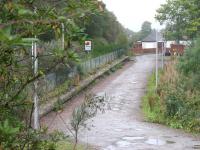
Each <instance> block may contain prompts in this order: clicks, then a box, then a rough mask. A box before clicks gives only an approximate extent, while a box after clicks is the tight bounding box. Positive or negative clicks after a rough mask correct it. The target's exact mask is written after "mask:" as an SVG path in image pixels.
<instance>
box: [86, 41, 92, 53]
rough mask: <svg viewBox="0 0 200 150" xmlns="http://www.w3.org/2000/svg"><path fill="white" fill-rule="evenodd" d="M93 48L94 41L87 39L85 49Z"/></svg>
mask: <svg viewBox="0 0 200 150" xmlns="http://www.w3.org/2000/svg"><path fill="white" fill-rule="evenodd" d="M91 50H92V41H85V51H88V52H89V51H91Z"/></svg>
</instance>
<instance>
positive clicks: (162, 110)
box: [143, 60, 200, 133]
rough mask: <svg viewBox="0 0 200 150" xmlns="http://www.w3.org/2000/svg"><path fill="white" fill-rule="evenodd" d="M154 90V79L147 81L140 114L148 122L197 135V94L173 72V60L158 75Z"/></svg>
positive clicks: (199, 103) (199, 120)
mask: <svg viewBox="0 0 200 150" xmlns="http://www.w3.org/2000/svg"><path fill="white" fill-rule="evenodd" d="M159 75H160V78H159V84H158V89H157V90H155V76H154V75H152V76H151V77H150V78H149V81H148V87H147V93H146V95H145V96H144V98H143V111H144V114H145V117H146V119H147V120H148V121H150V122H157V123H162V124H166V125H169V126H170V127H173V128H182V129H184V130H186V131H190V132H195V133H200V91H199V90H194V89H193V90H191V88H190V86H189V85H188V81H189V80H190V78H188V77H186V76H185V75H183V74H182V73H180V72H179V71H178V69H177V60H173V61H172V62H170V63H169V64H168V65H167V66H165V69H164V71H163V72H160V73H159Z"/></svg>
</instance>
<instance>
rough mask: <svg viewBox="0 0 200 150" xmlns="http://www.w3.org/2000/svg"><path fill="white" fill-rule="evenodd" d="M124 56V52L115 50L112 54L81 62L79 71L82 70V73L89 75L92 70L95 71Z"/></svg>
mask: <svg viewBox="0 0 200 150" xmlns="http://www.w3.org/2000/svg"><path fill="white" fill-rule="evenodd" d="M123 54H124V50H123V49H120V50H116V51H114V52H111V53H108V54H105V55H102V56H99V57H96V58H93V59H90V60H87V61H85V62H82V63H81V64H80V67H81V69H82V70H83V72H84V73H85V74H87V73H90V72H92V71H94V70H96V69H97V68H99V67H101V66H103V65H105V64H108V63H110V62H112V61H113V60H115V59H117V58H119V57H121V56H122V55H123Z"/></svg>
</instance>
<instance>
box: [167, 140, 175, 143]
mask: <svg viewBox="0 0 200 150" xmlns="http://www.w3.org/2000/svg"><path fill="white" fill-rule="evenodd" d="M166 143H167V144H174V143H176V142H174V141H170V140H167V141H166Z"/></svg>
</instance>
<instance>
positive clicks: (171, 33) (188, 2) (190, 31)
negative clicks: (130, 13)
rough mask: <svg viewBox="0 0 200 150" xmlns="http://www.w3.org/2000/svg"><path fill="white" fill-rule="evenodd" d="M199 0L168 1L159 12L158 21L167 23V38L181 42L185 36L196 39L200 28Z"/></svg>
mask: <svg viewBox="0 0 200 150" xmlns="http://www.w3.org/2000/svg"><path fill="white" fill-rule="evenodd" d="M199 8H200V2H199V0H168V1H167V3H166V4H163V5H161V7H160V8H159V9H158V10H157V15H156V19H157V20H158V21H159V22H160V23H161V24H163V23H166V26H167V28H166V32H167V34H166V35H167V37H173V38H174V39H176V40H177V42H179V41H180V40H181V39H183V36H187V37H189V38H193V37H195V36H196V35H197V34H198V32H199V27H200V9H199Z"/></svg>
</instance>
